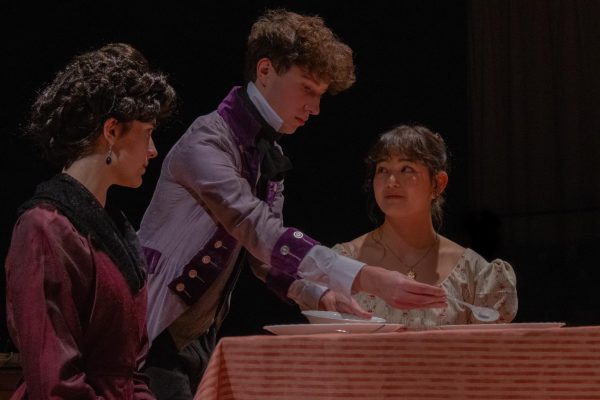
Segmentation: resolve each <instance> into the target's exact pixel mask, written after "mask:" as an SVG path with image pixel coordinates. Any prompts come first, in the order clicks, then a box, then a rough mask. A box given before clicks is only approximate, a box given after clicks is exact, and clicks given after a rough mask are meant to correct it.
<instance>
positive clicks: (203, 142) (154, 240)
mask: <svg viewBox="0 0 600 400" xmlns="http://www.w3.org/2000/svg"><path fill="white" fill-rule="evenodd" d="M245 75H246V76H245V77H246V80H247V84H246V85H245V86H244V87H234V88H233V89H232V90H231V91H230V93H229V94H228V95H227V97H225V99H223V101H222V102H221V104H219V106H218V108H217V110H216V111H214V112H212V113H210V114H208V115H204V116H201V117H199V118H198V119H196V120H195V121H194V122H193V123H192V125H191V126H190V127H189V128H188V130H187V131H186V132H185V134H184V135H183V136H182V137H181V138H180V139H179V141H178V142H177V143H176V144H175V145H174V146H173V148H172V149H171V151H170V152H169V154H168V155H167V156H166V158H165V160H164V163H163V166H162V171H161V175H160V178H159V181H158V185H157V188H156V191H155V193H154V196H153V198H152V201H151V203H150V206H149V208H148V210H147V211H146V213H145V215H144V218H143V220H142V223H141V228H140V232H139V236H140V240H141V242H142V245H143V247H144V250H145V252H146V256H147V259H148V268H149V270H148V293H149V307H148V309H149V311H148V312H149V314H148V329H149V336H150V339H151V340H152V341H153V342H152V345H151V348H150V354H149V357H148V360H147V363H146V366H145V372H146V373H147V374H148V375H149V376H150V377H151V388H152V390H153V391H154V392H155V393H156V395H157V397H158V398H159V399H191V398H192V395H193V392H194V391H195V389H196V387H197V385H198V382H199V379H200V377H201V375H202V372H203V371H204V368H205V367H206V363H207V361H208V358H209V357H210V353H211V352H212V350H213V348H214V346H215V341H216V332H217V330H218V328H219V326H220V325H221V322H222V321H223V318H224V317H225V315H226V314H227V308H228V299H229V296H230V294H231V291H232V289H233V286H234V285H235V280H236V278H237V275H238V273H239V270H240V268H241V267H242V264H243V263H242V262H241V258H242V256H243V255H244V254H245V253H246V252H248V253H250V254H249V256H250V257H249V258H251V259H252V260H253V262H251V264H254V266H255V267H256V269H255V272H256V273H257V275H258V276H259V277H261V278H262V279H263V280H264V281H265V282H266V284H267V285H268V286H269V287H270V288H271V289H273V290H274V291H275V292H276V293H278V294H279V295H280V296H281V297H284V298H291V299H292V300H294V301H296V302H297V303H299V304H301V305H303V306H305V307H308V308H317V307H319V304H320V305H321V307H325V305H328V306H327V307H326V308H336V307H337V308H338V309H340V310H343V311H351V312H354V313H356V314H358V315H362V316H368V315H369V314H367V313H366V312H364V311H363V310H361V309H360V308H358V307H357V305H356V304H355V303H352V302H351V300H347V299H348V298H349V297H350V295H351V293H352V292H354V291H364V292H367V293H371V294H374V295H377V296H379V297H381V298H383V299H385V300H386V301H387V302H388V303H389V304H391V305H393V306H395V307H398V308H417V307H419V308H424V307H443V306H445V297H444V292H443V290H442V289H440V288H436V287H432V286H428V285H424V284H421V283H418V282H415V281H413V280H409V279H407V278H405V277H404V276H403V275H401V274H400V273H398V272H391V271H388V270H385V269H382V268H379V267H374V266H367V265H364V264H362V263H360V262H358V261H356V260H351V259H349V258H346V257H343V256H341V255H338V254H336V253H335V252H333V251H332V250H330V249H328V248H326V247H324V246H321V245H319V243H318V242H317V241H316V240H314V239H312V238H311V237H309V236H308V235H307V234H305V233H303V232H301V231H300V230H299V229H296V228H291V227H285V226H284V225H283V221H282V216H281V211H282V208H283V194H282V192H283V176H284V174H285V171H286V170H288V169H290V168H291V163H290V161H289V159H287V157H285V156H284V155H283V153H282V150H281V147H280V146H279V145H278V144H277V139H278V138H279V137H280V136H281V135H282V134H292V133H294V132H295V131H296V129H298V128H299V127H300V126H302V125H304V124H305V123H306V121H307V120H308V118H309V117H310V116H312V115H317V114H319V112H320V108H319V107H320V100H321V96H322V95H323V94H324V93H326V92H330V93H332V94H335V93H337V92H340V91H343V90H345V89H347V88H348V87H350V86H351V85H352V84H353V83H354V64H353V61H352V50H351V49H350V48H349V47H348V46H347V45H346V44H344V43H342V42H341V41H340V40H339V39H338V38H337V37H336V36H335V35H334V34H333V33H332V31H331V30H330V29H329V28H328V27H326V26H325V24H324V22H323V20H322V19H321V18H319V17H313V16H303V15H299V14H295V13H292V12H287V11H285V10H274V11H268V12H266V13H265V14H264V15H263V16H262V17H260V18H259V19H258V20H257V21H256V22H255V23H254V25H253V26H252V29H251V32H250V35H249V37H248V43H247V52H246V67H245ZM302 278H303V279H302ZM307 281H312V282H316V283H320V284H321V285H322V286H321V285H313V284H308V283H307ZM328 289H331V290H328Z"/></svg>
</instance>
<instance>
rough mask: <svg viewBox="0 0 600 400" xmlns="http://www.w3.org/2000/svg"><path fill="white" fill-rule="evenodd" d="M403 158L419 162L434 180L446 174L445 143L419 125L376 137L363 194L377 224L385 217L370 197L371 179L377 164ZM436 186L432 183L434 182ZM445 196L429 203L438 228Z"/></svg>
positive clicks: (367, 166) (393, 130)
mask: <svg viewBox="0 0 600 400" xmlns="http://www.w3.org/2000/svg"><path fill="white" fill-rule="evenodd" d="M396 154H402V155H403V156H405V157H406V158H408V159H409V160H411V161H420V162H422V163H423V164H425V166H426V167H427V170H428V172H429V177H430V178H433V177H435V175H436V174H437V173H438V172H441V171H446V172H448V171H449V163H448V154H447V150H446V144H445V143H444V139H442V137H441V136H440V135H439V134H437V133H433V132H431V131H430V130H429V129H428V128H426V127H424V126H422V125H400V126H398V127H396V128H394V129H392V130H390V131H388V132H385V133H383V134H381V135H380V136H379V138H378V139H377V142H375V144H374V145H373V146H372V147H371V149H370V150H369V152H368V153H367V158H366V159H365V167H366V179H365V184H364V190H365V191H366V193H367V207H368V214H369V218H370V219H371V220H372V221H373V222H374V223H376V224H380V223H381V222H382V221H383V219H384V215H383V212H382V211H381V210H380V209H379V207H378V205H377V202H376V201H375V194H374V193H373V178H374V177H375V170H376V167H377V163H379V162H381V161H384V160H387V159H389V158H390V157H392V156H394V155H396ZM434 184H435V181H434ZM443 204H444V194H443V193H439V192H437V188H436V196H435V198H434V199H433V200H432V201H431V215H432V218H433V221H434V223H436V225H437V226H438V228H439V225H441V223H442V216H443V212H442V205H443Z"/></svg>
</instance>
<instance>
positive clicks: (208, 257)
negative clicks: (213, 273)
mask: <svg viewBox="0 0 600 400" xmlns="http://www.w3.org/2000/svg"><path fill="white" fill-rule="evenodd" d="M208 263H210V256H204V257H202V264H208Z"/></svg>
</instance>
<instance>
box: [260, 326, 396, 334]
mask: <svg viewBox="0 0 600 400" xmlns="http://www.w3.org/2000/svg"><path fill="white" fill-rule="evenodd" d="M263 329H265V330H267V331H269V332H271V333H274V334H276V335H314V334H317V333H388V332H396V331H403V330H405V329H406V327H405V326H404V325H401V324H375V323H366V324H357V323H351V324H289V325H267V326H263Z"/></svg>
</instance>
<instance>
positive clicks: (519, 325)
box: [432, 322, 565, 330]
mask: <svg viewBox="0 0 600 400" xmlns="http://www.w3.org/2000/svg"><path fill="white" fill-rule="evenodd" d="M562 326H565V323H564V322H514V323H512V324H468V325H440V326H436V327H433V328H432V329H447V330H454V329H469V330H479V329H548V328H560V327H562Z"/></svg>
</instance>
